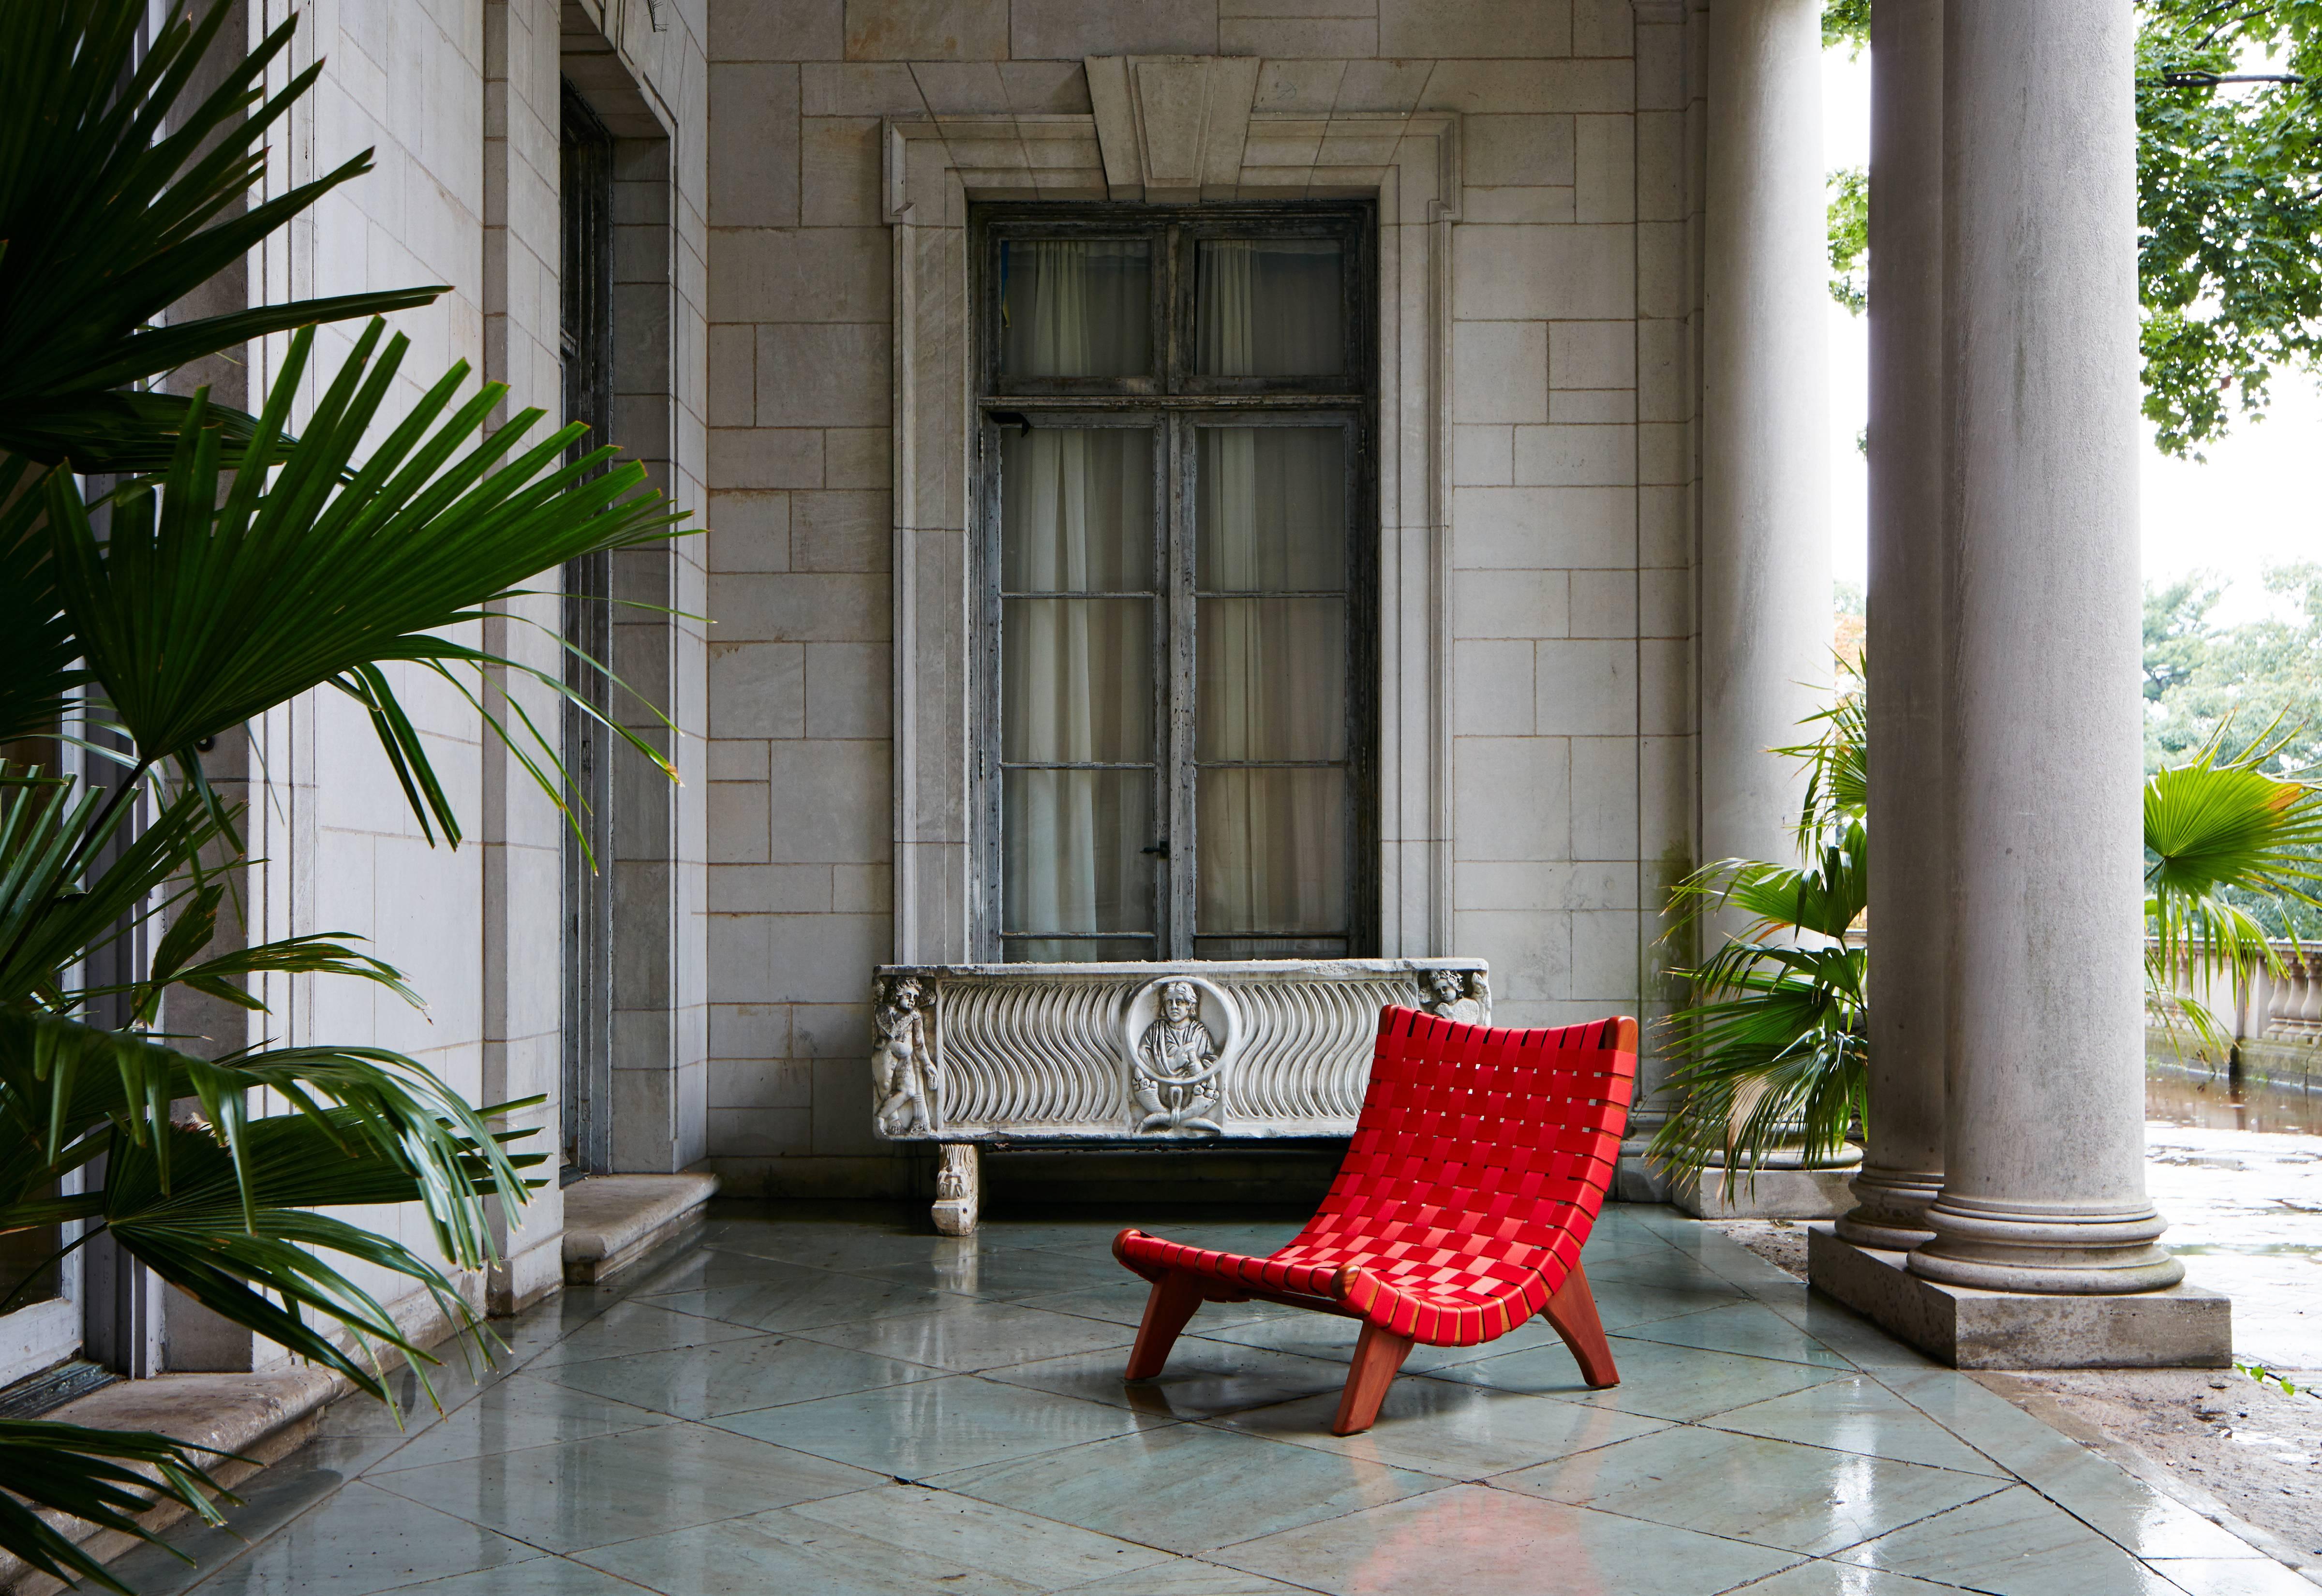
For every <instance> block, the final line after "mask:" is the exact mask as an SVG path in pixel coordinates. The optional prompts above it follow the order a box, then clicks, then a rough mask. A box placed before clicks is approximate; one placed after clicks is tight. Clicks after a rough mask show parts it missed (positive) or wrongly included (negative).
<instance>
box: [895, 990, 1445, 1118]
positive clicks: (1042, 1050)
mask: <svg viewBox="0 0 2322 1596" xmlns="http://www.w3.org/2000/svg"><path fill="white" fill-rule="evenodd" d="M873 1001H874V1004H875V1010H874V1014H875V1027H874V1033H873V1044H872V1060H871V1067H872V1113H873V1117H874V1121H875V1123H876V1124H877V1126H878V1128H879V1131H880V1133H881V1134H882V1135H886V1136H889V1137H891V1138H893V1139H895V1140H899V1141H927V1142H946V1143H980V1142H999V1141H1006V1142H1019V1143H1020V1142H1111V1143H1114V1144H1120V1143H1155V1142H1168V1143H1198V1142H1203V1141H1211V1140H1216V1139H1220V1138H1235V1139H1239V1138H1247V1137H1266V1136H1332V1135H1339V1136H1342V1135H1348V1134H1350V1133H1351V1132H1352V1131H1353V1129H1354V1124H1355V1115H1356V1113H1357V1111H1358V1109H1360V1108H1361V1107H1362V1101H1363V1089H1364V1086H1365V1085H1366V1083H1367V1081H1368V1080H1369V1076H1370V1057H1371V1043H1372V1038H1373V1036H1374V1035H1376V1032H1377V1029H1378V1012H1379V1010H1380V1008H1383V1007H1385V1006H1386V1005H1388V1004H1391V1003H1393V1004H1402V1005H1404V1006H1406V1007H1409V1008H1425V1009H1427V1010H1429V1011H1430V1012H1431V1013H1436V1014H1441V1015H1444V1016H1446V1017H1450V1018H1455V1019H1462V1020H1471V1021H1477V1022H1484V1021H1488V1020H1489V1019H1490V1018H1491V995H1490V990H1489V988H1488V986H1487V984H1486V967H1485V964H1484V962H1483V961H1482V960H1480V959H1328V960H1287V959H1284V960H1265V961H1254V962H1248V963H1227V962H1216V963H1209V962H1200V963H1182V964H923V965H914V964H889V965H882V966H881V967H880V969H879V971H878V974H877V978H876V981H875V990H874V992H873Z"/></svg>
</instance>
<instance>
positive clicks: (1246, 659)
mask: <svg viewBox="0 0 2322 1596" xmlns="http://www.w3.org/2000/svg"><path fill="white" fill-rule="evenodd" d="M1199 625H1200V628H1201V629H1200V634H1199V637H1200V644H1199V648H1198V650H1197V657H1198V660H1199V670H1198V674H1197V676H1196V698H1195V702H1196V703H1197V704H1198V705H1199V714H1198V715H1197V716H1196V720H1197V729H1196V732H1195V737H1194V741H1195V743H1196V753H1195V757H1197V758H1199V759H1202V760H1292V759H1294V760H1310V759H1328V760H1338V759H1344V758H1346V757H1347V628H1346V601H1345V600H1344V599H1339V598H1204V599H1202V601H1201V616H1200V623H1199Z"/></svg>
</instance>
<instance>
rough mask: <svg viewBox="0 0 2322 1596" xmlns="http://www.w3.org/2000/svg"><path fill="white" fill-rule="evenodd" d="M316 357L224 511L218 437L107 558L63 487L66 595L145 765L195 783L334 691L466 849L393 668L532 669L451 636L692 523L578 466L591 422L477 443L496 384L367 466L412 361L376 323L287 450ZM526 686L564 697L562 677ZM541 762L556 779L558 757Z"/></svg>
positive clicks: (425, 400) (120, 502) (406, 424)
mask: <svg viewBox="0 0 2322 1596" xmlns="http://www.w3.org/2000/svg"><path fill="white" fill-rule="evenodd" d="M311 345H312V335H311V333H306V332H301V333H298V334H297V336H296V337H294V338H293V339H292V341H291V346H290V351H289V356H288V360H287V362H286V367H285V371H284V375H283V377H282V378H281V379H280V380H279V381H278V382H277V383H276V385H275V387H274V388H273V390H272V392H271V393H270V396H269V398H268V403H267V408H266V412H265V414H264V415H261V418H260V420H259V425H258V443H259V444H260V445H261V446H263V447H264V448H265V449H267V450H268V451H275V450H276V448H277V446H278V445H279V461H280V463H279V466H277V467H275V468H273V469H270V470H256V469H252V470H242V471H239V472H236V473H234V475H233V485H232V487H231V488H230V489H228V490H226V491H225V492H224V495H223V497H222V498H221V496H220V488H221V469H222V465H223V458H222V455H221V451H220V448H219V445H218V442H217V438H216V434H215V429H213V428H211V427H209V426H207V425H206V424H195V425H192V426H189V428H188V430H187V433H185V435H184V436H183V437H181V438H180V440H179V442H178V449H177V451H176V453H175V454H174V455H173V457H172V458H171V460H170V462H169V470H168V471H167V472H166V474H165V475H164V476H163V478H162V479H161V480H160V485H159V487H158V488H152V487H141V488H137V489H135V490H133V491H129V492H124V493H122V494H118V495H116V496H115V497H114V513H113V524H112V528H111V533H110V535H109V537H108V538H106V539H105V540H104V541H103V542H100V541H99V540H98V539H97V538H96V535H95V534H94V532H93V531H92V529H91V528H90V525H89V523H88V519H87V515H86V512H85V510H84V507H83V506H81V505H80V503H79V502H78V496H76V495H73V494H70V493H68V492H65V491H62V490H60V489H59V488H56V486H55V485H54V484H53V483H51V484H50V492H49V496H48V498H49V522H50V534H51V537H52V544H53V548H54V552H55V560H56V569H55V581H56V585H57V588H58V591H59V597H60V598H61V601H62V605H63V608H64V611H65V613H66V615H67V616H68V618H69V621H70V623H71V625H72V627H73V631H74V633H75V634H76V636H77V637H78V640H79V643H80V647H81V652H82V653H83V654H84V656H85V657H86V658H87V661H88V664H89V666H90V668H91V669H92V670H94V671H95V672H96V676H97V677H98V679H100V680H101V681H102V682H103V683H104V687H105V696H106V698H107V700H108V702H109V703H110V704H111V705H112V707H113V709H114V714H115V715H116V716H117V717H118V719H119V720H120V722H121V724H122V725H124V726H125V727H127V728H128V731H129V734H130V735H131V737H132V738H133V741H134V743H135V746H136V750H137V754H138V757H139V758H140V759H141V760H142V761H145V762H158V761H162V760H174V761H176V762H178V763H179V765H180V766H181V768H184V769H185V771H186V774H187V778H188V780H192V779H193V778H194V777H195V776H196V774H197V770H198V767H197V764H196V762H194V761H193V760H192V758H191V750H192V748H193V745H194V744H195V743H197V742H198V741H200V740H201V739H203V738H205V737H211V736H215V735H218V734H222V733H224V732H225V731H226V730H227V729H228V728H230V727H233V726H235V725H240V724H241V723H242V722H243V721H246V720H250V719H251V718H254V717H255V716H258V715H260V714H261V713H263V712H264V711H265V710H266V709H269V708H270V707H273V706H274V705H277V704H279V703H281V702H283V701H284V700H286V699H288V698H294V697H296V696H297V695H298V694H300V693H303V692H305V691H306V690H308V689H312V688H315V687H319V686H323V685H325V684H327V685H330V686H333V687H336V688H338V689H341V690H343V691H345V692H348V693H350V694H352V696H353V697H354V698H356V699H357V700H358V701H359V702H361V703H362V704H363V706H364V707H365V708H366V710H367V712H368V713H369V714H370V716H371V718H372V721H373V723H374V725H375V726H376V728H377V730H378V734H379V740H380V743H381V746H382V748H383V749H385V751H386V752H387V754H388V757H389V763H390V765H391V766H392V767H393V768H394V769H395V770H396V771H397V774H398V778H399V779H400V780H402V781H403V784H404V788H405V791H406V794H407V797H408V798H409V800H410V802H411V805H412V808H413V811H414V813H415V814H416V815H417V816H419V817H420V820H421V824H422V825H423V826H425V827H427V828H428V834H429V835H430V836H431V837H432V836H433V835H434V830H435V829H439V828H440V829H441V830H442V831H443V833H444V834H445V835H446V837H447V839H448V840H450V841H452V842H454V843H456V842H457V841H458V839H459V828H458V821H457V819H456V817H455V816H453V813H452V810H451V807H450V805H449V803H448V801H447V800H446V799H445V798H444V796H443V789H442V787H441V784H440V783H439V782H438V781H437V780H436V779H435V776H434V771H433V768H432V766H431V765H430V763H429V761H428V757H427V753H426V750H425V745H424V743H422V741H421V738H420V736H419V734H418V733H417V732H416V729H415V728H414V727H413V726H412V725H411V723H410V721H409V718H408V717H407V716H406V715H405V714H404V712H403V710H402V707H401V706H400V704H399V703H398V702H397V700H396V696H395V693H394V691H393V689H392V687H391V686H390V684H389V680H388V678H387V676H386V673H385V672H384V671H382V670H380V669H379V664H380V662H381V661H392V660H401V661H412V662H416V663H420V664H423V665H426V666H428V667H430V668H439V667H440V668H445V669H448V668H451V667H453V666H461V667H466V668H471V669H475V668H480V667H483V666H487V665H499V664H506V665H508V666H510V668H511V669H516V670H524V669H526V668H525V667H523V666H521V665H517V664H515V663H514V662H512V661H502V660H499V659H498V657H497V656H494V655H491V654H488V653H485V652H482V651H480V650H477V649H475V648H473V647H471V646H469V645H467V644H464V643H457V642H454V641H451V640H449V639H446V638H445V637H443V636H442V635H441V634H442V633H443V632H444V631H446V630H447V629H450V628H453V627H457V626H459V625H462V624H463V623H465V622H468V621H471V620H476V619H479V618H480V616H482V614H483V610H482V608H481V607H480V606H482V605H483V604H485V603H489V602H490V601H492V600H494V599H496V598H498V597H501V596H503V595H505V594H507V593H509V592H512V591H515V590H517V589H518V588H520V587H521V585H522V584H523V583H524V582H525V581H526V580H527V579H530V578H531V577H533V576H534V575H535V574H537V573H538V572H540V571H542V570H549V569H552V568H553V567H556V566H558V565H561V564H562V562H563V561H567V560H571V559H573V558H575V557H577V556H579V555H581V554H586V553H590V552H596V551H598V550H602V549H612V548H622V547H626V546H629V545H632V544H635V543H644V542H649V541H654V540H657V539H660V538H663V537H665V536H667V535H669V529H670V528H671V527H672V525H674V524H676V523H677V522H678V521H680V520H681V519H682V518H683V517H682V516H681V515H679V514H673V513H672V512H670V511H669V510H668V509H667V508H666V507H665V506H664V505H663V501H662V499H661V497H660V496H659V495H658V494H656V493H653V492H650V491H647V490H645V488H644V483H645V470H644V466H643V465H641V464H638V463H636V462H635V461H630V462H627V463H626V464H615V463H612V457H613V454H614V451H612V450H611V449H609V448H606V449H599V450H597V451H593V452H591V453H590V454H588V455H586V456H584V457H583V458H581V459H580V460H579V461H572V462H570V463H566V462H565V461H564V459H563V457H564V453H565V451H566V448H567V446H568V445H570V444H571V442H573V441H574V440H575V439H576V438H578V437H579V436H580V434H581V433H582V432H583V431H584V430H585V429H583V428H581V427H580V426H578V425H573V426H567V427H564V428H562V429H559V430H558V431H556V432H554V433H551V434H549V435H548V436H547V437H545V438H544V439H541V440H539V441H537V442H530V443H528V444H527V443H526V442H524V441H523V440H524V437H525V434H526V433H528V432H530V431H531V430H532V429H533V427H534V425H535V424H536V423H537V422H538V421H539V419H540V415H541V413H540V412H539V411H537V410H526V411H524V412H522V413H521V414H519V415H517V416H516V417H514V418H513V419H512V420H510V421H509V422H507V424H505V425H502V426H499V427H497V428H493V429H491V430H490V431H489V432H488V433H482V435H481V436H479V433H480V432H481V430H482V424H483V423H484V421H485V420H486V418H487V417H488V416H489V415H490V414H491V413H492V411H493V410H494V409H495V408H496V407H497V406H498V405H499V403H500V402H501V399H502V397H503V396H504V394H505V392H506V389H505V388H504V387H503V385H500V384H497V383H491V384H486V385H483V386H482V387H481V388H480V389H477V390H476V391H474V392H473V393H472V394H471V395H470V397H467V398H466V399H465V400H464V401H459V402H457V403H455V400H457V399H458V396H459V394H460V391H461V390H462V388H464V387H465V386H466V369H465V367H463V366H462V367H454V368H453V370H452V371H451V372H450V373H449V374H448V375H446V376H445V377H444V378H443V380H442V381H440V382H438V383H437V384H435V386H434V388H431V389H429V390H428V392H427V393H426V394H425V396H423V397H421V398H420V400H419V401H418V402H417V403H416V405H414V406H411V408H410V409H409V411H408V412H407V415H405V417H404V419H403V420H401V421H400V422H399V423H398V424H395V425H394V426H392V427H391V428H389V429H388V431H387V433H386V435H385V437H384V438H383V439H382V440H381V441H380V442H379V443H378V444H377V445H376V446H374V447H372V448H371V449H370V451H369V453H368V455H367V456H363V457H361V458H360V459H359V458H358V456H359V451H361V450H362V448H363V445H364V443H365V441H366V438H367V436H368V434H370V432H371V431H372V429H373V427H374V424H376V423H378V421H379V413H380V410H381V406H382V405H383V404H384V402H385V400H386V398H387V396H388V394H389V388H390V385H391V383H392V382H393V380H394V378H395V375H396V372H397V370H398V368H399V366H400V365H401V363H402V360H403V356H404V353H405V351H406V350H407V347H408V343H407V340H405V339H404V338H402V337H401V336H399V335H398V336H397V337H394V338H391V339H390V338H388V337H387V336H386V333H385V329H384V327H383V325H382V324H379V323H377V322H374V323H373V324H371V325H370V327H369V328H367V329H366V330H365V331H364V333H362V334H361V337H360V338H359V339H358V340H357V341H356V344H355V348H354V351H353V352H352V354H351V355H350V356H349V357H348V359H347V360H346V361H345V363H344V364H343V365H342V366H341V368H340V369H339V371H338V373H337V375H336V376H335V377H334V378H333V380H332V381H331V383H330V385H329V387H328V388H327V389H326V390H325V393H324V394H323V395H322V396H321V397H320V398H319V399H318V400H317V402H316V404H315V410H314V414H313V415H312V418H311V420H310V421H309V423H308V424H307V426H306V429H305V431H304V432H303V433H301V434H300V435H299V436H298V437H297V439H296V440H295V441H292V440H289V439H288V436H287V433H286V424H287V422H288V415H289V407H290V404H291V401H292V398H293V397H294V396H295V394H296V393H297V387H298V379H299V376H300V374H301V372H302V371H303V369H304V367H305V363H306V359H307V356H308V353H309V351H310V349H311ZM197 407H198V396H197ZM533 674H534V675H535V679H537V680H540V681H541V682H543V683H544V684H545V685H547V686H548V687H549V688H551V689H552V690H553V691H556V692H558V693H560V694H567V695H569V694H571V689H569V688H568V687H567V686H566V684H565V683H564V682H563V680H562V677H561V676H559V675H556V674H554V673H550V672H539V671H536V672H534V673H533ZM543 752H544V762H545V764H546V765H548V766H549V767H550V768H553V769H556V770H558V771H560V773H561V766H557V765H556V763H555V753H554V750H553V746H551V745H548V744H545V743H544V744H543ZM533 768H534V769H535V774H536V775H537V776H538V777H539V778H540V779H541V780H542V783H543V785H544V787H546V788H547V789H549V791H550V796H551V798H554V799H557V800H559V801H561V800H562V793H561V792H559V791H557V790H556V783H555V782H554V781H553V780H550V779H549V778H548V777H547V776H546V774H545V772H544V771H541V770H540V768H539V766H538V765H536V764H535V766H534V767H533Z"/></svg>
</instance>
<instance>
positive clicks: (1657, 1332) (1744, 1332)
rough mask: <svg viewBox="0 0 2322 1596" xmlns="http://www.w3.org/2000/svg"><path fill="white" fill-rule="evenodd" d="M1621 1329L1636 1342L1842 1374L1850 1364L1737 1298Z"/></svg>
mask: <svg viewBox="0 0 2322 1596" xmlns="http://www.w3.org/2000/svg"><path fill="white" fill-rule="evenodd" d="M1622 1334H1623V1335H1625V1336H1632V1337H1633V1338H1635V1339H1637V1340H1640V1341H1659V1342H1662V1343H1664V1344H1666V1345H1670V1346H1697V1347H1700V1348H1702V1349H1704V1350H1705V1351H1709V1352H1740V1353H1747V1354H1750V1355H1751V1357H1757V1358H1778V1359H1779V1360H1781V1361H1782V1362H1784V1363H1812V1364H1814V1365H1815V1366H1816V1367H1819V1368H1826V1369H1840V1370H1844V1371H1846V1372H1848V1373H1851V1372H1852V1371H1853V1368H1854V1365H1853V1364H1852V1363H1850V1362H1849V1361H1848V1360H1847V1359H1845V1358H1843V1357H1841V1356H1840V1355H1839V1354H1837V1353H1834V1352H1833V1351H1832V1350H1831V1349H1830V1348H1829V1347H1827V1346H1824V1345H1823V1344H1822V1343H1821V1342H1819V1341H1817V1340H1815V1338H1814V1337H1813V1336H1809V1335H1807V1334H1806V1333H1805V1331H1804V1330H1801V1329H1799V1328H1798V1327H1796V1325H1793V1324H1791V1323H1790V1322H1789V1321H1788V1320H1787V1319H1786V1318H1782V1316H1781V1315H1779V1314H1778V1313H1776V1312H1774V1311H1773V1310H1772V1309H1769V1308H1767V1307H1765V1306H1764V1305H1763V1304H1761V1303H1757V1302H1737V1303H1734V1304H1733V1305H1732V1306H1731V1307H1728V1308H1713V1309H1708V1310H1706V1311H1705V1312H1702V1313H1688V1314H1684V1315H1681V1316H1680V1317H1678V1318H1671V1319H1658V1320H1655V1321H1653V1322H1651V1323H1649V1324H1642V1325H1633V1326H1631V1327H1628V1328H1627V1329H1625V1330H1623V1332H1622Z"/></svg>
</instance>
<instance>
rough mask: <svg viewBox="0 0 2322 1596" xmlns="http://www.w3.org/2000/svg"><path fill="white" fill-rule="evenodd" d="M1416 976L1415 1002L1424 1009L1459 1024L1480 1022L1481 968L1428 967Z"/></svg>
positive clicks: (1483, 1012) (1481, 996)
mask: <svg viewBox="0 0 2322 1596" xmlns="http://www.w3.org/2000/svg"><path fill="white" fill-rule="evenodd" d="M1420 980H1421V985H1422V991H1421V993H1420V998H1419V1006H1420V1007H1421V1008H1423V1009H1425V1010H1426V1011H1427V1012H1428V1013H1430V1014H1431V1015H1434V1016H1436V1017H1438V1018H1440V1019H1450V1020H1458V1022H1459V1023H1460V1024H1462V1025H1469V1026H1480V1025H1482V1024H1483V1023H1484V1017H1485V1013H1486V1010H1485V1008H1484V991H1483V980H1484V977H1483V973H1482V971H1458V970H1429V971H1422V973H1421V977H1420ZM1471 983H1472V984H1471Z"/></svg>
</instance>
